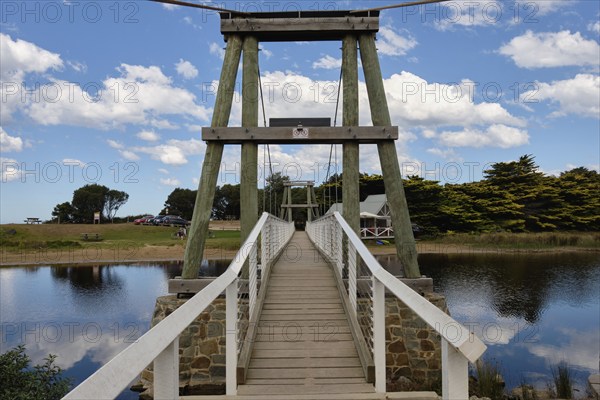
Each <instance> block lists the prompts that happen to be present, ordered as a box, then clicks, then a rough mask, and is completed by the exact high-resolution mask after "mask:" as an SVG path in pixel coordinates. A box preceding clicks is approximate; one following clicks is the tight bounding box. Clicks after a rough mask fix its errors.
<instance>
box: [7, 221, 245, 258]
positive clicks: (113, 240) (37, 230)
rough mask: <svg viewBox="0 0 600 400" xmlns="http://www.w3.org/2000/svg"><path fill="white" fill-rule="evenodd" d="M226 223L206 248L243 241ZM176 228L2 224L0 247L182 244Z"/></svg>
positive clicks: (217, 227) (215, 229) (232, 246)
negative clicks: (84, 235) (90, 236)
mask: <svg viewBox="0 0 600 400" xmlns="http://www.w3.org/2000/svg"><path fill="white" fill-rule="evenodd" d="M222 229H223V226H220V225H215V226H212V227H211V232H212V234H211V237H210V238H209V239H208V240H207V248H209V249H210V248H218V249H226V250H233V249H237V248H238V247H239V244H240V233H239V230H222ZM228 229H229V228H228ZM178 230H179V228H177V227H165V226H143V225H133V224H131V223H129V224H114V225H113V224H101V225H89V224H88V225H79V224H77V225H76V224H61V225H58V224H42V225H20V224H15V225H2V226H0V246H2V249H3V250H4V251H8V252H11V251H23V250H38V249H40V248H44V249H61V248H75V249H76V248H85V247H92V246H93V247H95V248H111V247H114V246H115V245H116V244H126V245H128V246H138V247H142V246H166V247H173V246H183V241H181V240H179V239H177V238H176V237H175V234H176V232H177V231H178ZM82 233H88V234H99V235H100V236H101V238H102V240H101V241H97V242H93V241H85V240H82V238H81V234H82Z"/></svg>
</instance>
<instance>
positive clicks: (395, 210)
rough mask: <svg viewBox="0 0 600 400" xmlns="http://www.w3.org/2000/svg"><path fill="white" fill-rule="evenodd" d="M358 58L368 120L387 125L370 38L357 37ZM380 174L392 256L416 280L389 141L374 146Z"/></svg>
mask: <svg viewBox="0 0 600 400" xmlns="http://www.w3.org/2000/svg"><path fill="white" fill-rule="evenodd" d="M359 43H360V56H361V60H362V65H363V70H364V73H365V82H366V84H367V93H368V95H369V105H370V107H371V118H372V119H373V124H374V125H384V126H385V125H391V124H392V123H391V118H390V111H389V109H388V104H387V99H386V96H385V88H384V87H383V77H382V75H381V67H380V65H379V57H378V56H377V47H376V46H375V36H374V35H360V36H359ZM377 150H378V152H379V160H380V162H381V172H382V174H383V180H384V185H385V193H386V195H387V199H388V203H389V205H390V211H391V214H392V225H393V226H394V232H395V233H396V235H395V242H396V252H397V253H398V258H399V259H400V262H401V263H402V267H403V269H404V274H405V277H407V278H419V277H420V276H421V273H420V271H419V263H418V261H417V248H416V244H415V238H414V236H413V232H412V225H411V222H410V215H409V212H408V204H407V202H406V195H405V193H404V186H403V185H402V175H401V173H400V166H399V164H398V154H397V152H396V146H395V144H394V142H393V141H391V140H387V141H381V142H379V143H377Z"/></svg>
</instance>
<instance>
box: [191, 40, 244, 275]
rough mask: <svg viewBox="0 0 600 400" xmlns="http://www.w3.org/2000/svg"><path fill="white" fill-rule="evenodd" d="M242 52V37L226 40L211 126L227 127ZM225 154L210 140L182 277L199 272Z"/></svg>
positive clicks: (221, 147) (216, 143) (220, 145)
mask: <svg viewBox="0 0 600 400" xmlns="http://www.w3.org/2000/svg"><path fill="white" fill-rule="evenodd" d="M241 53H242V39H241V38H240V37H239V36H236V35H233V36H232V37H230V38H229V41H228V43H227V51H226V52H225V59H224V61H223V69H222V70H221V79H220V81H219V82H220V84H219V90H218V92H217V99H216V101H215V111H214V114H213V119H212V124H211V126H213V127H217V126H227V124H228V123H229V116H230V114H231V106H232V102H233V92H234V87H235V79H236V76H237V72H238V65H239V63H240V56H241ZM222 157H223V143H218V142H215V143H208V145H207V146H206V154H205V156H204V163H203V164H202V175H201V177H200V183H199V185H198V194H197V196H196V203H195V205H194V215H193V217H192V223H191V227H190V232H189V236H188V242H187V247H186V249H185V257H184V263H183V272H182V274H181V276H182V278H183V279H195V278H197V277H198V272H199V271H200V264H201V262H202V256H203V253H204V245H205V243H206V238H207V237H208V223H209V221H210V215H211V212H212V204H213V200H214V197H215V190H216V186H217V178H218V176H219V167H220V164H221V159H222Z"/></svg>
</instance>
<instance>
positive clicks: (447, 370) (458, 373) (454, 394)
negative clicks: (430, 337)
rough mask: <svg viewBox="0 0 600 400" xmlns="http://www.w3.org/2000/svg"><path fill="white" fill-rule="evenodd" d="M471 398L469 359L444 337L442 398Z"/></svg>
mask: <svg viewBox="0 0 600 400" xmlns="http://www.w3.org/2000/svg"><path fill="white" fill-rule="evenodd" d="M468 398H469V360H467V359H466V358H465V356H464V355H462V353H461V352H459V351H458V350H456V349H455V348H454V347H452V345H451V344H450V343H448V341H447V340H446V339H444V338H442V399H444V400H453V399H468Z"/></svg>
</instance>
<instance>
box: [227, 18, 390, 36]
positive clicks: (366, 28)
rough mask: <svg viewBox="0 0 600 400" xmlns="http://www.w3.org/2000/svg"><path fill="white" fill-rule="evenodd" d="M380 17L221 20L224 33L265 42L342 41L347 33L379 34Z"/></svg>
mask: <svg viewBox="0 0 600 400" xmlns="http://www.w3.org/2000/svg"><path fill="white" fill-rule="evenodd" d="M378 31H379V17H378V16H370V17H355V16H344V17H319V18H298V15H297V14H296V15H294V16H293V17H288V18H276V17H271V18H269V19H266V18H252V17H251V18H231V19H222V20H221V33H222V34H223V35H225V36H227V35H229V34H242V35H244V34H252V35H253V36H256V37H257V38H258V39H259V40H260V41H262V42H279V41H285V42H290V41H291V42H295V41H313V40H319V41H324V40H341V39H342V38H343V37H344V36H345V35H346V34H347V33H348V32H356V33H365V32H368V33H376V32H378Z"/></svg>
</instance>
